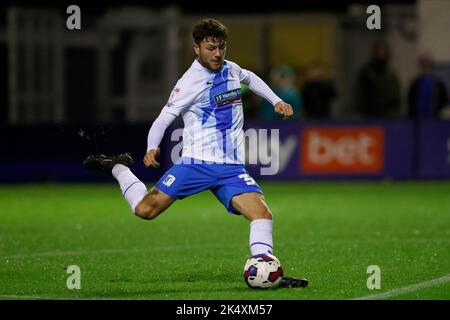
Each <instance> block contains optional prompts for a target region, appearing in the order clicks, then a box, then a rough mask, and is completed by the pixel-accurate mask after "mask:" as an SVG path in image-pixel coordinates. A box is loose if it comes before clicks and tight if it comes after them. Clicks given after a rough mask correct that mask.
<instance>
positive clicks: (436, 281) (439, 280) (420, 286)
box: [352, 274, 450, 300]
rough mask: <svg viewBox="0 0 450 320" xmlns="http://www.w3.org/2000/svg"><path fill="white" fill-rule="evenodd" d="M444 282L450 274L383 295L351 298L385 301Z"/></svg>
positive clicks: (449, 279)
mask: <svg viewBox="0 0 450 320" xmlns="http://www.w3.org/2000/svg"><path fill="white" fill-rule="evenodd" d="M446 282H450V274H447V275H445V276H442V277H440V278H436V279H433V280H429V281H425V282H421V283H417V284H413V285H410V286H406V287H402V288H398V289H393V290H389V291H386V292H383V293H379V294H373V295H368V296H363V297H359V298H353V299H352V300H377V299H387V298H391V297H394V296H399V295H401V294H405V293H409V292H414V291H417V290H421V289H425V288H430V287H434V286H438V285H440V284H443V283H446Z"/></svg>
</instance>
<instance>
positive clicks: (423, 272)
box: [0, 182, 450, 300]
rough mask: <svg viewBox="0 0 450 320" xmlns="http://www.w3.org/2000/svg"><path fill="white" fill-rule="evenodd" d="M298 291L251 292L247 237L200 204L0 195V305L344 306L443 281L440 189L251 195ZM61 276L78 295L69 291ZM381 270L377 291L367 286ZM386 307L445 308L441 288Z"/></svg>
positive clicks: (17, 190) (93, 195)
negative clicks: (147, 210) (260, 198)
mask: <svg viewBox="0 0 450 320" xmlns="http://www.w3.org/2000/svg"><path fill="white" fill-rule="evenodd" d="M261 186H262V188H263V190H264V192H265V195H266V199H267V202H268V204H269V206H270V208H271V210H272V212H273V213H274V244H275V255H276V256H277V257H278V258H279V259H280V260H281V262H282V264H283V267H284V270H285V274H286V275H288V276H300V277H307V278H308V279H309V280H310V285H309V287H308V288H306V289H277V290H269V291H258V290H251V289H249V288H247V287H246V285H245V283H244V281H243V278H242V268H243V265H244V262H245V260H246V258H247V257H248V256H249V249H248V232H249V225H248V222H246V221H245V219H244V218H242V217H238V216H233V215H230V214H228V213H226V211H225V209H224V208H223V207H222V206H221V204H220V203H219V202H218V201H217V200H216V199H215V198H214V196H213V195H212V194H211V193H210V192H209V191H207V192H203V193H200V194H198V195H196V196H192V197H189V198H186V199H184V200H182V201H177V202H176V203H175V204H174V205H172V206H171V207H170V208H169V209H168V211H166V212H165V213H163V214H162V215H161V216H160V217H158V218H157V219H156V220H153V221H145V220H141V219H139V218H136V217H135V216H134V215H133V214H132V213H131V212H130V209H129V207H128V205H127V203H126V202H125V201H124V200H123V198H122V196H121V194H120V191H119V189H118V187H117V186H116V185H115V184H110V185H109V184H79V185H77V184H42V185H38V184H36V185H2V186H0V203H1V204H0V211H1V213H0V299H21V298H28V299H33V298H37V299H47V298H50V299H53V298H57V299H65V298H68V299H72V298H75V299H229V300H234V299H264V300H265V299H351V298H356V297H363V296H367V295H371V294H379V293H383V292H386V291H389V290H393V289H396V288H401V287H405V286H409V285H413V284H417V283H421V282H425V281H428V280H432V279H436V278H440V277H442V276H444V275H447V274H449V273H450V196H449V195H450V183H449V182H401V183H399V182H397V183H393V182H339V183H338V182H326V183H325V182H320V183H307V182H300V183H287V182H265V183H261ZM69 265H77V266H79V267H80V269H81V287H82V288H81V290H69V289H67V287H66V280H67V278H68V277H69V274H67V273H66V269H67V267H68V266H69ZM369 265H378V266H379V267H380V269H381V290H369V289H368V288H367V286H366V281H367V278H368V277H369V276H370V274H367V267H368V266H369ZM391 299H450V282H448V281H446V282H443V283H441V284H437V285H435V286H432V287H428V288H423V289H420V290H416V291H413V292H409V293H404V294H400V295H394V296H392V297H391Z"/></svg>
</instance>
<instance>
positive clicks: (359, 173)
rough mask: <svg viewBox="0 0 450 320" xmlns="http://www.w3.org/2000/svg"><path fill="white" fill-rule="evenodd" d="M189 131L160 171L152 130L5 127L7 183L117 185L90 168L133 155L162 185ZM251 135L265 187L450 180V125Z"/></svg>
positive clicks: (249, 149) (341, 126)
mask: <svg viewBox="0 0 450 320" xmlns="http://www.w3.org/2000/svg"><path fill="white" fill-rule="evenodd" d="M181 126H182V123H180V122H177V123H176V124H174V125H172V126H171V127H170V128H168V130H167V131H166V134H165V138H164V140H163V143H162V145H161V151H162V153H161V157H160V163H161V167H160V168H159V169H147V168H145V166H144V165H143V163H142V157H143V155H144V154H145V151H146V142H147V133H148V129H149V125H118V124H117V125H92V124H91V125H85V126H81V125H45V126H39V125H33V126H1V127H0V134H1V138H0V139H1V140H2V149H1V151H0V152H1V157H0V164H1V170H0V182H3V183H6V182H40V181H111V178H110V177H108V176H106V175H104V174H102V173H96V172H89V171H86V170H85V169H84V168H83V165H82V161H83V159H84V158H85V157H86V156H87V155H88V154H91V153H104V154H116V153H122V152H126V151H128V152H131V153H132V154H133V156H134V159H135V162H136V164H135V166H134V167H133V171H134V172H135V174H136V175H137V176H138V177H140V178H141V179H142V180H144V181H155V180H157V179H158V178H159V177H160V176H161V175H162V174H163V172H164V171H165V170H167V169H168V168H169V167H170V166H171V165H172V163H173V162H172V161H173V160H176V159H175V158H174V154H176V153H177V152H178V151H180V150H181V149H180V145H181V144H180V142H181V137H180V135H179V134H174V135H173V137H174V139H171V137H172V133H175V130H177V129H178V133H179V131H180V130H179V128H180V127H181ZM244 128H245V131H244V132H245V133H246V138H245V140H246V142H247V143H246V144H245V145H246V162H247V168H248V171H249V172H250V174H251V175H252V176H253V177H254V178H257V179H280V180H284V179H286V180H288V179H295V180H297V179H303V180H322V179H327V180H328V179H417V178H419V179H441V178H443V179H448V178H450V122H449V121H423V122H420V123H414V122H411V121H370V122H368V121H339V122H336V121H320V122H319V121H318V122H306V121H305V122H294V121H284V122H276V121H274V122H262V121H248V122H246V124H245V126H244ZM171 140H173V141H171ZM174 148H175V149H174Z"/></svg>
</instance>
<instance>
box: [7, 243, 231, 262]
mask: <svg viewBox="0 0 450 320" xmlns="http://www.w3.org/2000/svg"><path fill="white" fill-rule="evenodd" d="M237 246H238V245H237V244H227V245H216V244H180V245H174V246H160V247H156V246H155V247H151V248H150V247H148V248H122V249H99V250H80V251H48V252H37V253H29V254H16V255H11V256H0V259H4V260H9V259H21V258H36V257H37V258H39V257H52V256H67V255H68V256H71V255H91V254H109V253H140V252H149V251H150V252H151V251H161V250H162V251H165V250H182V249H186V248H189V249H192V248H221V247H237Z"/></svg>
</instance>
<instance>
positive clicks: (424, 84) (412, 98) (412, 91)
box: [408, 53, 448, 119]
mask: <svg viewBox="0 0 450 320" xmlns="http://www.w3.org/2000/svg"><path fill="white" fill-rule="evenodd" d="M417 62H418V66H419V70H420V74H419V75H418V76H417V77H416V78H415V79H414V80H413V81H412V82H411V85H410V87H409V92H408V116H409V117H410V118H413V119H423V118H435V119H437V118H439V115H440V112H441V110H442V109H443V108H444V107H445V106H446V105H447V103H448V95H447V89H446V88H445V84H444V82H443V81H442V80H440V79H439V78H438V77H436V76H435V75H434V74H433V73H432V72H433V69H434V60H433V57H432V56H431V55H430V54H427V53H425V54H422V55H420V56H419V59H418V61H417Z"/></svg>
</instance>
